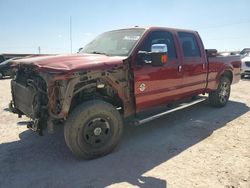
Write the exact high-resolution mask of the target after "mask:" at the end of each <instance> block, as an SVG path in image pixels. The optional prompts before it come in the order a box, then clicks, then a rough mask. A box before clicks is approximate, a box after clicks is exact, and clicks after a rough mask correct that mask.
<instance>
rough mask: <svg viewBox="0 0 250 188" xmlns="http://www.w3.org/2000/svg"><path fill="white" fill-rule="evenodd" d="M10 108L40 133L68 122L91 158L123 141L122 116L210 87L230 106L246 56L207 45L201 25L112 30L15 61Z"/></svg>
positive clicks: (70, 134) (80, 150)
mask: <svg viewBox="0 0 250 188" xmlns="http://www.w3.org/2000/svg"><path fill="white" fill-rule="evenodd" d="M12 66H13V67H15V71H16V76H15V78H14V79H13V80H12V82H11V88H12V101H11V103H10V109H11V111H12V112H14V113H17V114H18V115H19V116H22V115H26V116H28V117H30V118H31V119H32V120H33V121H32V122H31V123H30V124H29V125H28V126H29V127H30V128H32V129H33V130H35V131H38V132H39V133H40V134H41V133H42V130H43V129H45V128H48V131H50V132H53V130H54V126H55V125H57V124H59V123H60V122H63V123H64V133H65V141H66V143H67V145H68V147H69V149H70V150H71V151H72V152H73V154H74V155H75V156H77V157H80V158H85V159H91V158H95V157H98V156H102V155H105V154H108V153H110V152H111V151H112V150H113V149H114V147H115V146H116V145H117V144H118V142H119V139H120V137H121V134H122V130H123V120H124V119H126V118H128V117H130V118H131V117H137V115H138V114H139V113H141V112H144V111H147V110H149V109H152V108H153V107H158V106H162V105H167V104H172V103H174V102H178V101H181V100H183V99H186V98H189V97H194V96H197V95H199V94H205V93H209V101H210V103H211V104H212V105H213V106H217V107H222V106H224V105H225V104H226V103H227V101H228V98H229V95H230V85H231V84H233V83H236V82H238V81H239V79H240V66H241V62H240V57H239V56H227V57H224V56H217V55H216V50H205V49H204V46H203V43H202V41H201V39H200V36H199V35H198V33H197V32H196V31H190V30H181V29H170V28H160V27H149V28H138V27H136V28H128V29H121V30H115V31H110V32H106V33H104V34H102V35H100V36H98V37H97V38H96V39H95V40H93V41H92V42H90V43H89V44H88V45H86V47H85V48H83V49H82V50H81V51H80V52H79V53H78V54H73V55H57V56H46V57H45V56H44V57H34V58H26V59H21V60H14V61H12Z"/></svg>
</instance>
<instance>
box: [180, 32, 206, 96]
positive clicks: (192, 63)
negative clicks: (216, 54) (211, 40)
mask: <svg viewBox="0 0 250 188" xmlns="http://www.w3.org/2000/svg"><path fill="white" fill-rule="evenodd" d="M177 37H178V40H179V44H180V48H181V49H182V50H181V51H182V58H181V59H182V65H181V67H180V68H179V71H180V72H182V75H183V92H184V93H185V94H186V95H195V94H199V93H202V92H203V91H204V89H205V87H206V79H207V63H206V60H205V54H204V52H202V51H201V49H203V44H202V42H201V40H200V38H199V35H198V34H196V33H192V32H190V33H189V32H178V33H177ZM197 39H198V40H197Z"/></svg>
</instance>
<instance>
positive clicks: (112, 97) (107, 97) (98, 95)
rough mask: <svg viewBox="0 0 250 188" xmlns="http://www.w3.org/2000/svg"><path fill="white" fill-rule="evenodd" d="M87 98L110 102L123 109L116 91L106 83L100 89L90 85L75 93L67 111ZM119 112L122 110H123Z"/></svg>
mask: <svg viewBox="0 0 250 188" xmlns="http://www.w3.org/2000/svg"><path fill="white" fill-rule="evenodd" d="M89 100H103V101H105V102H107V103H110V104H112V105H113V106H114V107H116V108H119V107H121V109H123V103H122V100H121V99H120V98H119V96H118V94H117V92H116V91H115V90H114V89H113V88H112V87H111V86H108V85H107V86H106V87H105V88H102V89H98V88H96V87H90V88H88V89H86V90H82V91H81V92H79V93H77V94H75V96H74V97H73V98H72V101H71V105H70V110H69V112H71V111H72V110H73V109H74V108H75V107H76V106H78V105H79V104H81V103H83V102H86V101H89ZM121 112H123V110H122V111H121Z"/></svg>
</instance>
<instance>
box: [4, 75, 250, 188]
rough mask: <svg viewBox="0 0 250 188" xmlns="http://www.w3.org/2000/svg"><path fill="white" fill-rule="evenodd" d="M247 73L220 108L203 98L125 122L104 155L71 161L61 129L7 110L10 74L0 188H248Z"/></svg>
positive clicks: (7, 83) (249, 96) (249, 84)
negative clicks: (33, 126) (36, 129)
mask: <svg viewBox="0 0 250 188" xmlns="http://www.w3.org/2000/svg"><path fill="white" fill-rule="evenodd" d="M249 87H250V79H244V80H242V81H240V83H239V84H236V85H234V86H233V87H232V94H231V100H230V102H229V103H228V105H227V106H226V107H225V108H221V109H216V108H212V107H210V106H209V105H207V104H206V102H203V103H201V104H198V105H195V106H192V107H189V108H187V109H184V110H182V111H179V112H175V113H173V114H170V115H167V116H165V117H163V118H161V119H158V120H155V121H153V122H150V123H147V124H145V125H144V126H140V127H132V126H126V128H125V132H124V136H123V139H122V142H121V144H120V146H119V147H118V148H117V149H116V150H115V151H114V152H113V153H112V154H110V155H108V156H105V157H102V158H99V159H96V160H91V161H84V160H83V161H79V160H76V159H75V158H74V157H73V156H72V155H71V153H70V151H69V150H68V149H67V147H66V144H65V142H64V137H63V129H60V130H58V131H57V132H56V133H55V134H54V135H49V134H45V136H43V137H40V136H38V134H35V133H33V132H32V131H30V130H28V129H27V128H26V123H25V121H27V120H28V119H27V118H24V117H23V118H22V119H18V118H17V116H16V115H14V114H11V113H10V112H8V108H7V107H8V102H9V100H10V80H8V79H6V80H0V167H1V168H0V187H1V188H5V187H8V188H9V187H15V188H16V187H19V188H21V187H32V188H36V187H46V188H47V187H58V188H62V187H72V188H73V187H81V188H95V187H97V188H99V187H106V186H107V187H148V188H153V187H156V188H157V187H178V188H179V187H185V188H186V187H231V188H233V187H246V188H250V111H249V110H250V94H249V91H250V89H249Z"/></svg>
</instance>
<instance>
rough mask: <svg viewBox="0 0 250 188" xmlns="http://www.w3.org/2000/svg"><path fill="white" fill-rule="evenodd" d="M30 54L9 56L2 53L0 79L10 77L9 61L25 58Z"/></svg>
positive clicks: (0, 57) (0, 55)
mask: <svg viewBox="0 0 250 188" xmlns="http://www.w3.org/2000/svg"><path fill="white" fill-rule="evenodd" d="M30 55H32V54H10V53H4V54H0V79H1V78H3V77H5V76H12V74H13V73H12V71H11V66H10V64H9V63H8V62H9V61H8V60H10V59H14V58H21V57H27V56H30Z"/></svg>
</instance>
